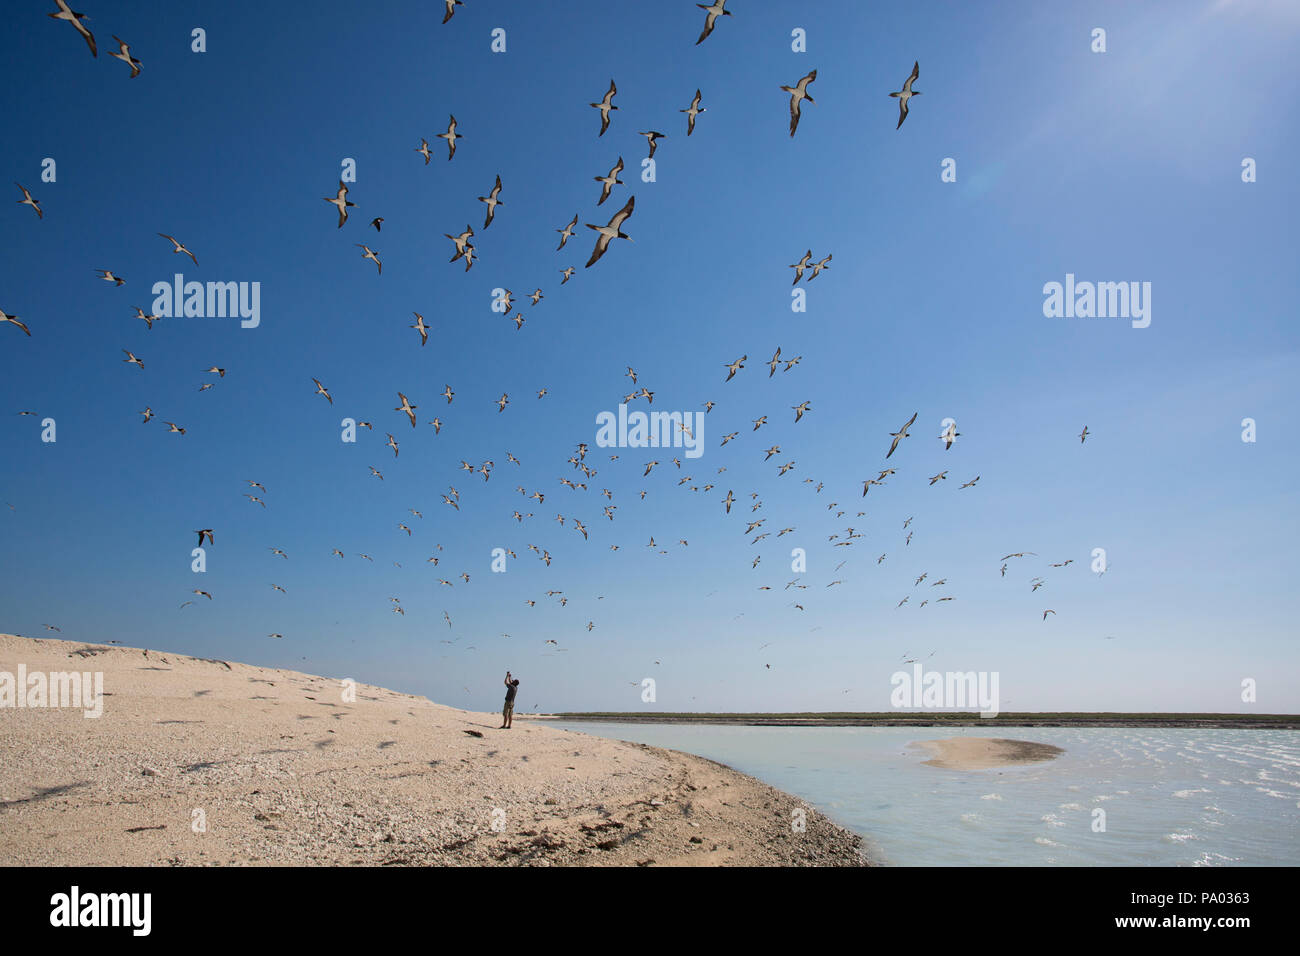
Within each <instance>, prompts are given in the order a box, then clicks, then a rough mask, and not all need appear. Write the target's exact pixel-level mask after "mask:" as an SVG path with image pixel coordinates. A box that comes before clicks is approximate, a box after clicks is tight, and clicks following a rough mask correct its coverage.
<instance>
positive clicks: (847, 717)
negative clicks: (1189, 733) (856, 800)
mask: <svg viewBox="0 0 1300 956" xmlns="http://www.w3.org/2000/svg"><path fill="white" fill-rule="evenodd" d="M520 719H524V715H522V714H521V715H520ZM527 719H529V720H565V721H590V722H593V723H620V724H704V725H718V726H743V727H983V728H985V729H991V728H994V727H1115V728H1123V727H1168V728H1177V727H1183V728H1192V729H1213V728H1217V729H1224V730H1300V714H1121V713H1005V714H999V715H998V716H997V717H988V718H985V717H980V716H979V714H977V713H959V714H958V713H943V714H920V713H907V712H898V713H860V714H859V713H839V712H830V713H824V714H817V713H792V714H726V713H718V714H704V713H663V712H647V713H615V712H595V713H555V714H532V715H530V716H529V717H528V718H527Z"/></svg>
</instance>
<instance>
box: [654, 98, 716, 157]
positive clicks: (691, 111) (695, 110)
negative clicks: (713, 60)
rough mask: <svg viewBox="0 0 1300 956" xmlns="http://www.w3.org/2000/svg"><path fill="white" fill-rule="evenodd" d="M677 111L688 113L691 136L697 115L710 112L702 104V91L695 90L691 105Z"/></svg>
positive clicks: (688, 134) (687, 132)
mask: <svg viewBox="0 0 1300 956" xmlns="http://www.w3.org/2000/svg"><path fill="white" fill-rule="evenodd" d="M677 112H679V113H685V114H686V135H687V136H690V135H691V134H692V133H694V132H695V117H697V116H699V115H700V114H701V113H707V112H708V110H706V109H705V108H704V107H703V106H701V105H700V91H699V90H696V91H695V99H693V100H691V105H690V106H689V107H688V108H687V109H684V110H678V111H677ZM650 155H651V156H653V155H654V153H653V152H652V153H651V154H650Z"/></svg>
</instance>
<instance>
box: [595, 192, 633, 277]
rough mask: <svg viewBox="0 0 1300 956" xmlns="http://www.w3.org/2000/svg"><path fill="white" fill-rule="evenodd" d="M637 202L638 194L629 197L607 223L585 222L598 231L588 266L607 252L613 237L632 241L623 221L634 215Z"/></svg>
mask: <svg viewBox="0 0 1300 956" xmlns="http://www.w3.org/2000/svg"><path fill="white" fill-rule="evenodd" d="M635 204H636V196H631V197H629V199H628V201H627V205H625V206H624V207H623V208H622V209H620V210H619V211H618V212H616V213H614V216H613V218H611V219H610V220H609V223H608V224H607V225H604V226H597V225H593V224H592V223H586V224H585V225H586V226H587V228H588V229H594V230H596V233H597V235H596V246H595V248H594V249H592V251H591V258H590V259H588V260H587V266H586V268H591V266H592V265H593V264H594V263H595V262H596V261H597V260H598V259H600V257H601V256H603V255H604V254H605V250H607V249H608V248H609V243H610V240H611V239H626V240H627V241H628V242H631V241H632V237H631V236H628V235H626V234H624V232H623V223H625V222H627V220H628V219H630V218H631V217H632V207H633V206H634V205H635Z"/></svg>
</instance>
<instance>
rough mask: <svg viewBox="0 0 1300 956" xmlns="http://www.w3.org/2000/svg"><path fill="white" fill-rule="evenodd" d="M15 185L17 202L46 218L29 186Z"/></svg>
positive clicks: (41, 217)
mask: <svg viewBox="0 0 1300 956" xmlns="http://www.w3.org/2000/svg"><path fill="white" fill-rule="evenodd" d="M50 16H54V14H52V13H51V14H50ZM14 185H15V186H17V187H18V188H19V189H21V190H22V193H23V198H22V199H17V200H15V202H17V203H18V205H20V206H31V207H32V208H33V209H35V210H36V218H37V219H44V218H45V213H43V212H41V203H40V200H38V199H33V198H32V194H31V193H29V192H28V191H27V187H26V186H24V185H23V184H22V183H14Z"/></svg>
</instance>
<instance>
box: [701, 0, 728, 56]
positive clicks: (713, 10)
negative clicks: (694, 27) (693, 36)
mask: <svg viewBox="0 0 1300 956" xmlns="http://www.w3.org/2000/svg"><path fill="white" fill-rule="evenodd" d="M726 5H727V0H713V2H712V3H711V4H708V3H697V4H696V6H697V7H699V8H700V9H701V10H703V11H704V30H703V31H702V32H701V33H700V38H699V39H698V40H696V41H695V45H696V46H699V45H700V44H701V43H703V42H704V41H705V39H707V38H708V36H709V34H710V33H712V32H713V24H714V23H715V22H717V19H718V17H729V16H731V11H730V10H724V9H723V8H724V7H725V6H726Z"/></svg>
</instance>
